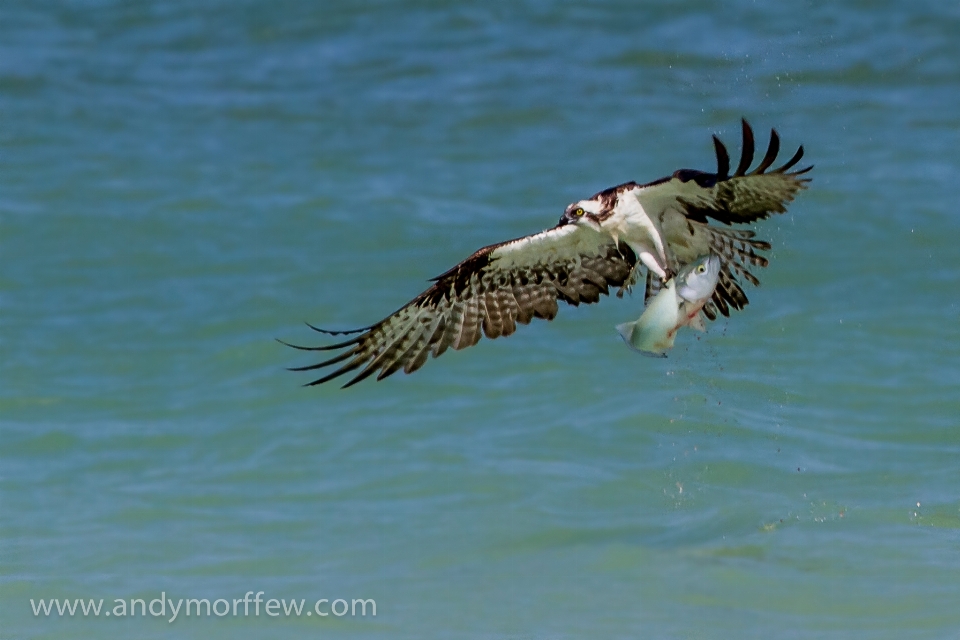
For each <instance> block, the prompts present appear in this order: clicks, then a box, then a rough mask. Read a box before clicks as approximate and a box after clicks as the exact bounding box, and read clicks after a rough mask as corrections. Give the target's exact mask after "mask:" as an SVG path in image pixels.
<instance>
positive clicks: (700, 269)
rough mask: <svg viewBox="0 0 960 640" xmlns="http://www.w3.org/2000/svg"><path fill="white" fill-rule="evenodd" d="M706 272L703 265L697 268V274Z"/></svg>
mask: <svg viewBox="0 0 960 640" xmlns="http://www.w3.org/2000/svg"><path fill="white" fill-rule="evenodd" d="M706 271H707V268H706V267H705V266H703V265H700V266H699V267H697V273H706Z"/></svg>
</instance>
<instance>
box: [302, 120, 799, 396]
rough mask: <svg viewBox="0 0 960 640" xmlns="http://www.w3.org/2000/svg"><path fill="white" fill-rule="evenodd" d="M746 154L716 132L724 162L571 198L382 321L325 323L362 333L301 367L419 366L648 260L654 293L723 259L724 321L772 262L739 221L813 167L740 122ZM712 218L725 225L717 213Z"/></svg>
mask: <svg viewBox="0 0 960 640" xmlns="http://www.w3.org/2000/svg"><path fill="white" fill-rule="evenodd" d="M742 127H743V148H742V151H741V157H740V162H739V163H738V165H737V168H736V170H735V171H734V173H733V175H730V156H729V154H728V153H727V149H726V147H724V145H723V143H722V142H720V140H719V138H717V137H716V136H713V144H714V148H715V150H716V155H717V170H716V172H715V173H707V172H703V171H696V170H693V169H680V170H679V171H676V172H675V173H674V174H673V175H671V176H668V177H665V178H661V179H660V180H654V181H653V182H648V183H646V184H637V183H636V182H627V183H625V184H621V185H618V186H616V187H611V188H609V189H605V190H604V191H601V192H599V193H597V194H596V195H594V196H593V197H591V198H588V199H586V200H580V201H578V202H574V203H573V204H571V205H570V206H568V207H567V208H566V210H565V211H564V213H563V216H562V217H561V218H560V221H559V223H558V224H557V225H556V226H555V227H553V228H551V229H547V230H546V231H541V232H540V233H535V234H533V235H529V236H525V237H522V238H517V239H515V240H507V241H506V242H501V243H498V244H493V245H490V246H487V247H483V248H482V249H480V250H479V251H477V252H476V253H474V254H473V255H471V256H470V257H468V258H467V259H466V260H464V261H463V262H461V263H460V264H458V265H456V266H455V267H453V268H452V269H450V270H449V271H447V272H446V273H443V274H441V275H440V276H437V277H436V278H434V279H433V282H434V284H433V285H432V286H431V287H430V288H429V289H427V290H426V291H424V292H423V293H421V294H420V295H418V296H417V297H416V298H414V299H413V300H411V301H410V302H408V303H407V304H405V305H404V306H403V307H401V308H400V309H399V310H397V311H396V312H394V313H392V314H390V315H389V316H387V317H386V318H384V319H383V320H381V321H380V322H377V323H376V324H373V325H370V326H368V327H364V328H362V329H356V330H353V331H326V330H323V329H318V328H316V327H314V326H313V325H309V326H310V327H311V328H312V329H314V330H316V331H320V332H322V333H325V334H328V335H350V334H355V335H354V337H352V338H350V339H349V340H346V341H342V342H338V343H336V344H331V345H325V346H318V347H303V346H298V345H293V344H288V343H284V344H288V346H291V347H293V348H295V349H301V350H304V351H328V350H336V349H343V350H344V351H343V352H341V353H340V354H338V355H336V356H334V357H333V358H330V359H327V360H324V361H323V362H320V363H318V364H313V365H309V366H305V367H296V368H293V369H291V370H292V371H312V370H316V369H321V368H324V367H328V366H331V365H334V364H338V363H343V364H342V365H341V366H339V367H338V368H336V369H335V370H333V371H332V372H330V373H328V374H326V375H324V376H323V377H321V378H318V379H316V380H314V381H312V382H310V383H308V386H309V385H317V384H322V383H324V382H327V381H329V380H333V379H334V378H337V377H339V376H341V375H343V374H345V373H348V372H350V371H354V370H356V369H359V368H361V367H363V368H362V369H361V370H360V371H359V372H358V373H357V374H356V375H355V376H354V377H353V378H351V379H350V380H349V381H348V382H347V383H346V384H345V385H343V386H344V388H346V387H349V386H351V385H354V384H356V383H357V382H360V381H361V380H364V379H366V378H367V377H369V376H371V375H373V374H374V373H377V380H382V379H383V378H386V377H387V376H389V375H391V374H393V373H395V372H397V371H399V370H400V369H403V371H404V372H405V373H411V372H413V371H416V370H417V369H419V368H420V367H422V366H423V364H424V363H425V362H426V361H427V358H428V357H429V356H433V357H437V356H439V355H440V354H442V353H443V352H444V351H446V350H447V349H448V348H450V347H453V348H454V349H464V348H466V347H470V346H473V345H475V344H476V343H477V342H478V341H479V340H480V337H481V335H486V336H487V337H488V338H498V337H500V336H509V335H510V334H512V333H513V332H514V331H515V330H516V328H517V323H520V324H529V323H530V321H531V320H532V319H534V318H542V319H544V320H552V319H553V318H554V317H555V316H556V315H557V311H558V304H557V302H558V301H563V302H566V303H568V304H572V305H579V304H580V303H581V302H583V303H592V302H598V301H599V300H600V294H609V287H610V286H614V287H619V290H618V291H617V297H622V296H623V293H624V292H625V291H629V290H630V289H631V287H632V286H633V285H634V284H635V283H636V282H637V279H638V274H639V270H640V268H641V266H643V267H646V269H647V279H646V295H645V299H649V298H650V297H651V296H652V295H653V294H655V293H656V292H657V291H658V290H659V288H660V286H661V285H662V284H663V283H665V282H666V281H668V280H669V279H670V278H671V277H672V276H673V274H675V273H677V272H678V271H680V270H681V269H682V268H683V267H684V266H686V265H688V264H690V263H692V262H694V261H695V260H697V259H698V258H700V257H703V256H705V255H710V254H713V255H716V256H718V257H719V258H720V260H721V268H720V275H719V278H718V282H717V287H716V289H715V291H714V293H713V296H712V297H711V299H710V300H709V301H708V302H707V303H706V305H705V306H704V308H703V312H704V314H705V315H706V316H707V317H708V318H709V319H710V320H715V319H716V318H717V314H718V313H720V314H722V315H724V316H729V314H730V308H731V307H732V308H734V309H738V310H739V309H743V307H744V306H745V305H746V304H747V296H746V295H745V294H744V292H743V289H742V288H741V281H742V280H745V281H747V282H749V283H751V284H753V285H755V286H756V285H759V284H760V283H759V281H758V280H757V278H756V276H754V275H753V274H752V273H751V272H750V271H749V269H748V267H750V266H756V267H765V266H766V265H767V259H766V258H764V257H763V256H761V255H758V254H757V253H756V252H757V251H767V250H769V249H770V244H769V243H767V242H764V241H762V240H757V239H755V238H754V232H753V231H751V230H748V229H736V228H732V227H730V225H732V224H743V223H751V222H755V221H757V220H762V219H765V218H767V217H769V216H770V214H772V213H784V212H785V211H786V205H787V203H789V202H791V201H792V200H793V198H794V196H796V194H797V192H798V191H800V190H801V189H804V188H806V183H807V182H809V181H810V180H809V178H804V177H801V176H802V175H803V174H805V173H806V172H808V171H809V170H810V169H812V168H813V167H812V166H809V167H806V168H804V169H799V170H793V171H790V169H791V168H792V167H794V166H795V165H796V164H797V163H798V162H799V161H800V159H801V157H802V156H803V147H802V146H801V147H800V148H799V149H797V152H796V153H795V154H794V155H793V157H792V158H790V160H788V161H787V162H786V163H785V164H784V165H783V166H781V167H779V168H777V169H773V170H770V171H768V169H769V168H770V166H771V165H772V164H773V163H774V161H775V160H776V157H777V154H778V153H779V151H780V138H779V136H778V135H777V132H776V130H771V132H770V143H769V145H768V146H767V152H766V154H765V155H764V157H763V160H761V161H760V164H759V165H758V166H757V167H756V168H755V169H753V171H750V172H749V173H748V170H749V168H750V165H751V164H752V163H753V154H754V138H753V130H752V129H751V128H750V125H749V124H747V121H746V120H743V121H742ZM708 219H712V220H715V221H717V222H719V223H721V224H723V225H725V226H722V227H721V226H716V225H712V224H709V221H708Z"/></svg>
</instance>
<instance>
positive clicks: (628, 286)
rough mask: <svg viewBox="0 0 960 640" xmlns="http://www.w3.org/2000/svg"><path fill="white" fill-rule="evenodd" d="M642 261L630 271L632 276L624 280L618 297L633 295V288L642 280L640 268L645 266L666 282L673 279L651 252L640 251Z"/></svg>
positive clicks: (638, 261)
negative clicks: (626, 294)
mask: <svg viewBox="0 0 960 640" xmlns="http://www.w3.org/2000/svg"><path fill="white" fill-rule="evenodd" d="M638 255H639V257H640V259H639V260H637V262H636V264H634V265H633V268H632V269H631V270H630V275H629V276H628V277H627V279H626V280H624V282H623V285H622V286H621V287H620V289H619V290H618V291H617V297H618V298H622V297H623V294H624V293H632V292H633V287H634V286H636V284H637V281H638V280H639V279H640V266H641V265H643V266H645V267H647V269H649V270H650V271H651V272H653V273H655V274H656V275H657V276H659V278H660V279H661V280H662V281H663V282H666V281H667V280H669V279H670V278H671V277H673V276H672V275H671V274H670V273H669V271H668V270H665V269H664V268H663V267H661V266H660V263H659V262H657V259H656V258H655V257H654V256H653V254H652V253H651V252H649V251H640V252H639V254H638Z"/></svg>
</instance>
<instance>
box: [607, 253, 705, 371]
mask: <svg viewBox="0 0 960 640" xmlns="http://www.w3.org/2000/svg"><path fill="white" fill-rule="evenodd" d="M719 277H720V258H719V257H717V256H714V255H710V256H703V257H701V258H698V259H697V260H695V261H693V262H691V263H690V264H688V265H687V266H685V267H684V268H683V269H681V270H680V273H678V274H677V276H676V277H675V278H672V279H671V280H669V281H668V282H667V283H666V284H665V285H664V287H663V288H662V289H661V290H660V292H659V293H658V294H657V295H655V296H654V297H653V298H651V300H650V302H649V303H648V304H647V307H646V308H645V309H644V310H643V314H642V315H641V316H640V317H639V318H638V319H637V320H635V321H634V322H624V323H623V324H620V325H617V331H618V332H619V333H620V337H621V338H623V340H624V342H626V343H627V345H629V346H630V348H632V349H635V350H637V351H639V352H640V353H642V354H644V355H648V356H653V357H657V358H666V357H667V354H666V351H668V350H669V349H671V348H672V347H673V341H674V339H675V338H676V337H677V331H678V330H679V329H680V327H687V326H689V327H693V328H694V329H697V330H698V331H706V330H707V328H706V325H704V323H703V318H702V317H701V315H700V310H701V309H703V305H705V304H706V303H707V300H709V299H710V296H712V295H713V291H714V289H716V288H717V280H718V279H719Z"/></svg>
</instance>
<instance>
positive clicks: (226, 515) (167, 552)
mask: <svg viewBox="0 0 960 640" xmlns="http://www.w3.org/2000/svg"><path fill="white" fill-rule="evenodd" d="M958 60H960V6H958V4H957V3H956V2H934V1H925V0H918V1H913V2H846V3H814V2H791V3H776V4H775V3H754V2H750V1H747V0H742V1H739V2H731V3H722V4H721V3H714V2H703V1H691V2H644V3H633V2H604V3H589V4H588V3H576V4H575V3H562V2H550V1H547V0H529V1H526V2H517V3H511V4H507V3H501V4H496V5H495V4H493V3H489V4H488V3H445V2H436V1H428V0H422V1H416V2H414V1H407V2H399V1H398V2H385V1H384V2H354V1H346V0H342V1H336V0H324V1H323V2H296V1H293V0H276V1H274V2H245V1H234V0H230V1H227V0H216V1H208V2H164V1H159V0H154V1H149V0H145V1H143V2H120V1H119V0H115V1H110V0H104V1H82V0H76V1H72V2H68V1H63V2H32V1H30V2H28V1H26V0H24V1H19V2H18V1H14V2H4V3H3V4H2V6H0V261H2V262H0V376H2V379H0V429H2V433H0V637H2V638H4V639H10V638H79V637H96V638H100V639H112V638H133V637H136V638H173V637H177V638H213V637H217V638H298V637H321V638H370V639H375V638H376V639H380V638H407V639H411V640H413V639H417V640H421V639H432V638H437V639H449V638H465V639H478V640H480V639H482V640H493V639H554V638H555V639H566V638H570V639H573V638H668V639H672V638H678V639H680V638H718V639H722V638H765V639H766V638H837V639H839V638H854V637H855V638H868V639H874V638H891V639H901V638H957V637H960V250H958V237H960V200H958V197H957V184H958V179H960V64H958ZM741 117H745V118H747V119H748V120H749V121H750V122H751V123H752V124H753V125H754V127H755V129H756V131H757V139H758V146H761V147H762V146H763V145H764V143H765V142H766V139H767V131H768V130H769V129H770V128H771V127H776V128H777V130H778V132H779V133H780V135H781V138H782V140H783V147H782V153H783V156H782V157H783V158H784V159H785V158H787V157H789V154H790V153H792V151H793V150H794V149H795V148H796V146H797V145H799V144H803V145H804V146H805V149H806V156H805V159H806V160H809V162H811V163H813V164H815V165H816V167H815V169H814V170H813V172H812V174H811V176H812V177H813V182H812V183H811V188H810V189H809V190H808V191H805V192H803V193H801V194H800V196H799V197H798V199H797V200H796V202H794V203H793V205H792V206H791V207H790V209H789V212H788V213H787V214H785V215H782V216H776V217H774V218H771V219H770V220H767V221H765V222H762V223H760V224H758V225H757V226H756V230H757V232H758V235H759V236H760V237H762V238H764V239H767V240H769V241H771V242H772V243H773V251H772V252H771V254H770V258H771V261H770V266H769V267H768V268H767V269H764V270H761V273H759V274H758V275H759V276H760V277H761V280H762V286H761V287H760V288H759V289H750V290H748V291H747V293H748V295H749V296H750V299H751V303H750V305H749V306H748V307H747V308H746V309H745V310H744V311H742V312H738V313H734V315H733V317H731V318H730V319H729V320H723V321H720V322H717V323H715V324H713V325H712V326H711V327H710V330H709V332H708V333H706V334H704V335H702V336H699V335H698V334H696V333H694V332H684V333H682V334H681V336H680V337H679V338H678V341H677V346H676V348H675V349H674V350H673V351H672V352H671V354H670V357H669V358H667V359H664V360H656V359H649V358H643V357H640V356H638V355H637V354H635V353H633V352H631V351H629V350H628V349H626V348H625V347H624V345H623V344H622V342H621V341H620V339H619V337H618V336H617V333H616V331H615V330H614V325H616V324H617V323H620V322H624V321H627V320H633V319H635V318H636V317H637V316H638V315H639V313H640V310H641V308H642V300H641V298H640V297H639V296H637V295H634V296H633V297H632V298H629V299H624V300H617V299H615V298H605V299H604V300H603V301H602V302H601V304H599V305H590V306H582V307H579V308H572V307H565V308H562V309H561V313H560V315H559V317H558V318H557V319H556V320H555V321H554V322H552V323H546V322H536V323H534V324H532V325H530V326H527V327H520V329H519V330H518V332H517V333H516V334H515V335H514V336H513V337H510V338H508V339H500V340H496V341H489V340H484V341H483V342H482V343H481V344H480V345H478V346H477V347H474V348H472V349H469V350H466V351H461V352H448V354H446V355H444V356H443V357H442V358H440V359H438V360H436V361H433V360H431V361H430V362H428V363H427V365H426V366H425V367H424V368H423V369H422V370H421V371H419V372H417V373H416V374H415V375H411V376H404V375H396V376H394V377H392V378H389V379H388V380H386V381H383V382H373V381H372V380H371V381H368V382H365V383H363V384H360V385H358V386H356V387H353V388H350V389H348V390H345V391H342V390H340V389H339V386H338V385H324V386H322V387H313V388H304V387H302V386H301V385H302V384H304V383H306V382H308V381H309V380H311V379H312V378H311V377H310V374H304V373H300V374H298V373H291V372H288V371H286V370H285V369H286V367H295V366H300V365H304V364H310V363H311V362H312V360H311V357H310V354H304V353H301V352H297V351H294V350H292V349H289V348H287V347H284V346H283V345H281V344H279V343H278V342H276V341H275V340H274V339H275V338H280V339H283V340H286V341H290V342H295V343H301V344H302V343H307V344H321V343H322V342H323V337H322V336H320V335H319V334H316V333H314V332H312V331H310V329H308V328H307V327H306V326H305V325H304V324H303V322H304V321H308V322H311V323H313V324H316V325H319V326H322V327H330V328H334V329H346V328H352V327H357V326H363V325H367V324H370V323H372V322H374V321H376V320H379V319H380V318H381V317H383V316H385V315H387V314H388V313H390V312H392V311H393V310H394V309H396V308H397V307H399V306H400V305H402V304H403V303H404V302H406V301H407V300H408V299H410V298H411V297H413V296H414V295H416V294H417V293H419V292H420V291H421V290H422V289H423V288H425V287H426V286H427V283H426V280H427V278H429V277H432V276H435V275H437V274H439V273H441V272H443V271H445V270H446V269H447V268H449V267H450V266H452V265H453V264H455V263H456V262H458V261H459V260H461V259H462V258H464V257H466V256H467V255H469V253H471V252H472V251H473V250H475V249H477V248H479V247H481V246H483V245H486V244H490V243H493V242H497V241H500V240H504V239H507V238H512V237H516V236H520V235H524V234H527V233H531V232H536V231H539V230H541V229H544V228H546V227H549V226H552V225H553V224H555V223H556V221H557V220H558V218H559V216H560V214H561V213H562V212H563V208H564V207H565V206H566V205H567V204H568V203H569V202H571V201H574V200H577V199H580V198H583V197H588V196H590V195H591V194H593V193H594V192H596V191H599V190H600V189H603V188H606V187H609V186H612V185H615V184H618V183H621V182H625V181H628V180H638V181H649V180H653V179H655V178H658V177H660V176H663V175H668V174H670V173H672V172H673V171H674V170H675V169H678V168H681V167H689V168H696V169H704V170H713V169H714V168H715V159H714V154H713V148H712V144H711V141H710V136H711V134H714V133H716V134H718V135H719V136H720V137H721V138H722V139H723V140H724V141H726V142H727V144H728V146H729V147H730V149H731V155H733V156H734V162H736V158H737V157H738V153H737V149H738V147H739V141H740V140H739V138H740V129H739V127H740V118H741ZM761 152H762V149H761V150H760V151H759V152H758V156H757V157H758V158H759V157H760V153H761ZM260 591H262V592H263V595H262V596H261V597H262V599H263V600H264V601H265V600H267V599H270V598H274V599H278V600H279V599H285V600H289V599H293V600H295V601H296V600H301V599H302V600H304V601H305V602H306V607H305V609H304V610H303V612H302V614H301V615H296V614H295V613H291V614H290V615H278V616H268V615H267V614H266V613H265V611H264V609H260V610H259V615H253V609H252V606H251V608H250V609H249V613H248V614H247V615H244V604H243V603H242V602H241V603H240V605H239V611H237V613H236V614H234V612H233V611H231V612H230V613H229V614H225V615H222V616H221V615H219V614H218V613H213V614H211V615H199V616H198V615H196V614H193V615H190V616H187V615H185V614H184V613H183V611H181V612H180V613H179V617H177V618H175V619H174V620H173V621H172V622H170V621H169V619H170V618H171V617H172V613H171V609H170V608H169V607H170V606H172V604H170V603H169V602H166V601H167V600H171V601H175V600H178V599H190V598H195V599H203V598H206V599H208V600H209V601H211V602H214V604H216V602H215V601H216V600H218V599H222V600H223V601H224V602H226V603H227V605H230V606H231V608H234V609H235V607H236V603H233V604H232V605H231V604H230V603H232V602H233V601H234V600H237V599H242V598H244V594H246V593H247V592H253V593H254V594H256V593H257V592H260ZM161 594H163V598H162V600H161V602H163V603H164V604H163V605H162V606H163V607H164V613H163V615H153V614H152V613H150V612H149V611H147V612H146V613H143V614H141V613H140V611H142V608H141V609H136V608H134V609H133V611H134V612H135V613H131V612H130V611H127V615H123V614H122V612H120V611H119V610H117V611H116V612H115V611H114V607H115V606H118V605H115V601H116V600H120V601H121V602H125V603H129V601H130V600H136V599H142V600H143V601H144V602H145V603H146V604H147V605H148V606H151V607H154V609H153V610H156V611H159V607H161V604H160V603H157V604H155V605H154V604H153V603H152V600H154V599H158V598H161ZM254 597H255V596H254ZM53 598H56V599H70V600H72V599H75V598H81V599H104V601H105V605H104V609H103V611H102V612H101V614H100V615H99V616H98V615H94V614H89V615H87V616H84V615H82V614H81V613H79V612H78V613H77V614H76V615H74V616H70V615H69V614H68V613H65V614H64V615H58V614H57V613H56V612H55V611H54V613H52V614H50V615H44V614H43V613H42V612H41V613H39V614H36V615H35V614H34V610H33V609H34V608H35V607H36V605H37V602H38V601H39V600H41V599H44V600H46V601H49V599H53ZM321 599H325V600H326V601H325V602H323V603H321V605H320V609H314V603H315V602H316V601H317V600H321ZM337 599H343V600H344V604H343V605H340V604H336V605H334V604H333V603H334V601H335V600H337ZM354 599H372V600H374V601H375V603H376V615H375V616H374V615H372V614H371V611H370V610H368V611H367V615H362V614H358V615H353V613H352V612H351V613H349V614H348V615H343V616H338V615H333V614H330V615H326V616H323V615H321V614H320V611H323V612H329V611H330V609H329V608H328V607H330V606H335V607H336V608H339V609H340V610H343V607H345V606H346V605H347V604H348V603H350V602H352V600H354ZM125 606H126V605H125ZM134 606H136V605H134ZM199 606H200V605H198V607H199ZM224 606H225V605H223V604H220V605H219V607H220V608H219V611H223V607H224ZM248 606H250V605H248ZM260 606H264V604H263V603H261V605H260ZM314 610H317V611H318V612H317V613H313V611H314ZM106 611H110V612H111V616H107V615H106ZM275 611H276V610H275ZM308 611H309V612H310V613H311V615H307V612H308Z"/></svg>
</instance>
